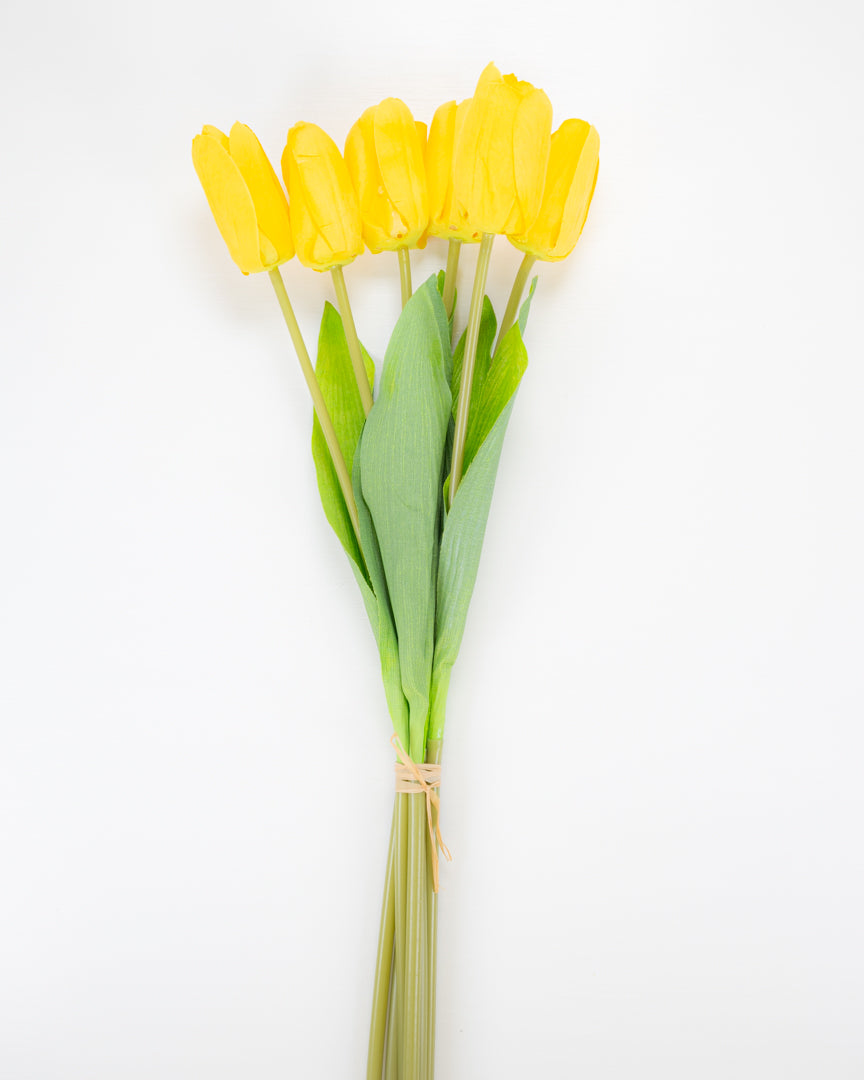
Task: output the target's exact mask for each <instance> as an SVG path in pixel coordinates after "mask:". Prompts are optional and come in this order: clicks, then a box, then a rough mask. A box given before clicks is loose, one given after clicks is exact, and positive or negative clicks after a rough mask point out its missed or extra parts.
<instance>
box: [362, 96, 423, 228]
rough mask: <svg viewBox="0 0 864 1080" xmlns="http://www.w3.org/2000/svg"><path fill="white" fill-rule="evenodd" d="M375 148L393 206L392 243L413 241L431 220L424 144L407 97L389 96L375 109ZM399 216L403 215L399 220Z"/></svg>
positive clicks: (379, 167)
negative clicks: (400, 98) (402, 98)
mask: <svg viewBox="0 0 864 1080" xmlns="http://www.w3.org/2000/svg"><path fill="white" fill-rule="evenodd" d="M373 121H374V135H375V152H376V155H377V157H378V169H379V171H380V174H381V180H382V183H383V186H384V190H385V192H386V194H387V197H388V199H389V200H390V203H391V204H392V207H393V210H394V212H395V213H394V216H393V223H392V226H391V240H392V242H393V243H392V245H391V246H393V247H396V246H399V247H403V246H405V245H409V244H414V243H416V241H417V240H418V239H419V237H420V236H421V235H422V233H423V231H424V229H425V228H426V225H427V223H428V221H429V208H428V203H427V199H426V168H425V165H424V163H423V147H422V144H421V142H420V138H419V135H418V133H417V126H416V124H415V123H414V117H413V116H412V115H411V111H410V109H409V108H408V106H407V105H406V104H405V103H404V101H400V100H399V99H398V98H386V99H385V100H384V101H382V102H381V104H380V105H378V106H377V107H376V109H375V111H374V117H373ZM397 216H398V219H401V220H400V221H399V222H398V223H397Z"/></svg>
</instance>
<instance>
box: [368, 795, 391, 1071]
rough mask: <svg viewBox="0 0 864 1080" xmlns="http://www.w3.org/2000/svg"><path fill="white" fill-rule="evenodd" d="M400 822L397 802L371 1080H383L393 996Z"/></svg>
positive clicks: (380, 950) (380, 953)
mask: <svg viewBox="0 0 864 1080" xmlns="http://www.w3.org/2000/svg"><path fill="white" fill-rule="evenodd" d="M396 818H397V813H396V802H395V800H394V803H393V823H392V825H391V826H390V849H389V852H388V854H387V870H386V871H385V874H384V900H383V902H382V905H381V927H380V931H379V934H378V955H377V958H376V961H375V982H374V984H373V989H372V1020H371V1023H370V1025H369V1055H368V1057H367V1062H366V1077H367V1080H381V1070H382V1068H383V1065H384V1044H385V1036H386V1031H387V1016H388V1006H389V1002H390V999H391V996H392V995H391V975H392V971H393V938H394V935H395V931H396V865H395V862H396V858H395V857H396V829H397V820H396ZM391 1015H392V1010H391ZM391 1023H392V1019H391Z"/></svg>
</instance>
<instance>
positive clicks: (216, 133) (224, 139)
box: [201, 124, 228, 150]
mask: <svg viewBox="0 0 864 1080" xmlns="http://www.w3.org/2000/svg"><path fill="white" fill-rule="evenodd" d="M201 134H202V135H209V136H210V138H211V139H218V141H219V142H220V143H222V145H223V146H224V147H225V149H226V150H227V149H228V136H227V135H226V134H225V132H224V131H220V130H219V128H217V127H213V125H212V124H205V125H204V127H203V128H201Z"/></svg>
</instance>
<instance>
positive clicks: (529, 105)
mask: <svg viewBox="0 0 864 1080" xmlns="http://www.w3.org/2000/svg"><path fill="white" fill-rule="evenodd" d="M551 131H552V102H551V101H550V100H549V98H548V97H547V96H546V94H545V93H544V92H543V91H542V90H531V92H530V93H528V94H526V95H525V96H524V97H523V98H522V100H521V101H520V102H519V105H518V107H517V109H516V114H515V116H514V120H513V173H514V177H515V180H516V204H517V207H518V213H517V214H514V217H513V218H512V219H511V220H510V221H508V222H507V224H506V225H505V227H504V229H503V230H502V231H503V232H513V231H523V230H525V229H527V228H530V226H531V224H532V222H533V221H534V219H535V218H536V217H537V215H538V213H539V212H540V202H541V200H542V198H543V185H544V181H545V178H546V165H547V163H548V161H549V148H550V145H551Z"/></svg>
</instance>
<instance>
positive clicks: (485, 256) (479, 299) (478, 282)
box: [450, 233, 495, 506]
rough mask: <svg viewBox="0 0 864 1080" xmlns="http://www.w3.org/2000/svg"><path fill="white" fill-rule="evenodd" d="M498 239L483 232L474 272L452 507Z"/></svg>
mask: <svg viewBox="0 0 864 1080" xmlns="http://www.w3.org/2000/svg"><path fill="white" fill-rule="evenodd" d="M494 239H495V235H494V233H483V239H482V240H481V241H480V253H479V255H478V256H477V270H476V273H475V274H474V289H473V291H472V293H471V307H470V308H469V310H468V329H467V331H466V334H465V355H464V356H463V358H462V380H461V382H460V384H459V404H458V407H457V410H456V427H455V429H454V432H453V465H452V468H451V471H450V505H451V506H452V505H453V500H454V499H455V498H456V492H457V490H458V488H459V484H460V482H461V480H462V462H463V460H464V458H465V440H466V438H467V436H468V412H469V409H470V406H471V384H472V383H473V381H474V361H475V359H476V357H477V341H478V339H479V337H480V317H481V315H482V314H483V294H484V293H485V291H486V276H487V274H488V273H489V259H490V257H491V255H492V241H493V240H494Z"/></svg>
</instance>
